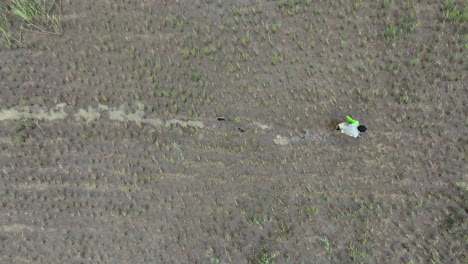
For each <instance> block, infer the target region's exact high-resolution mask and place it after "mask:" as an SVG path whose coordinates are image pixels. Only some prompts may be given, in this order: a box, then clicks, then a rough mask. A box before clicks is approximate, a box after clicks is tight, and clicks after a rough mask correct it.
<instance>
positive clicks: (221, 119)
mask: <svg viewBox="0 0 468 264" xmlns="http://www.w3.org/2000/svg"><path fill="white" fill-rule="evenodd" d="M216 120H218V121H226V118H224V117H218V118H217V119H216Z"/></svg>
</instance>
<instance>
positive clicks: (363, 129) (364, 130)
mask: <svg viewBox="0 0 468 264" xmlns="http://www.w3.org/2000/svg"><path fill="white" fill-rule="evenodd" d="M357 129H358V130H359V132H366V130H367V127H366V126H363V125H360V126H358V127H357Z"/></svg>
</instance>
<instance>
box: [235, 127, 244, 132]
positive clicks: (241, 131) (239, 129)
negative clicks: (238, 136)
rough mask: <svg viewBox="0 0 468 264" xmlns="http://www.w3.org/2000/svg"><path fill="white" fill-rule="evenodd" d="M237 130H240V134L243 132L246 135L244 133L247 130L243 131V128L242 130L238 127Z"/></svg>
mask: <svg viewBox="0 0 468 264" xmlns="http://www.w3.org/2000/svg"><path fill="white" fill-rule="evenodd" d="M237 130H239V132H241V133H244V132H245V130H244V129H242V128H240V127H238V128H237Z"/></svg>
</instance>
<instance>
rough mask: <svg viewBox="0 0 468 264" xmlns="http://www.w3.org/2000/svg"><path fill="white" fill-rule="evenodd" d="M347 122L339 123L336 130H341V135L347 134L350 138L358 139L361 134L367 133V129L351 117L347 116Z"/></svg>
mask: <svg viewBox="0 0 468 264" xmlns="http://www.w3.org/2000/svg"><path fill="white" fill-rule="evenodd" d="M346 119H347V121H346V122H342V123H339V124H338V126H337V127H336V130H340V131H341V133H345V134H346V135H348V136H352V137H354V138H357V137H358V136H359V134H360V133H362V132H366V130H367V127H366V126H363V125H360V124H359V121H357V120H354V119H353V118H352V117H350V116H346Z"/></svg>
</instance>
